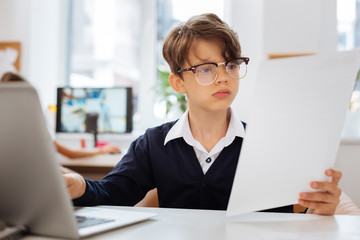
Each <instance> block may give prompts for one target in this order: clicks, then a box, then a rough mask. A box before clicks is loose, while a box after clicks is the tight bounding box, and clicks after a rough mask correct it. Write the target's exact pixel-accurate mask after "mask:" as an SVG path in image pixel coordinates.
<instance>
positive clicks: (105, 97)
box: [56, 87, 133, 134]
mask: <svg viewBox="0 0 360 240" xmlns="http://www.w3.org/2000/svg"><path fill="white" fill-rule="evenodd" d="M132 109H133V106H132V89H131V88H128V87H114V88H72V87H61V88H58V89H57V114H56V132H67V133H85V132H89V133H96V134H98V133H100V134H101V133H129V132H131V130H132Z"/></svg>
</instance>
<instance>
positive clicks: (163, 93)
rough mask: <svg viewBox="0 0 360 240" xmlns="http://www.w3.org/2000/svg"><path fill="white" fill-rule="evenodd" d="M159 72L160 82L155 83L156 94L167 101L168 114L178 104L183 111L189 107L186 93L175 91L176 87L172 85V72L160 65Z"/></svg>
mask: <svg viewBox="0 0 360 240" xmlns="http://www.w3.org/2000/svg"><path fill="white" fill-rule="evenodd" d="M157 73H158V82H157V83H156V84H155V86H154V90H155V92H156V94H157V95H158V96H160V97H161V101H165V103H166V114H168V113H169V112H170V110H171V109H172V108H173V107H174V106H176V105H178V107H179V109H180V110H181V112H185V111H186V108H187V102H186V97H185V95H184V94H181V93H178V92H176V91H174V89H172V87H171V86H170V83H169V75H170V72H169V71H167V70H164V69H162V68H160V67H159V68H158V69H157ZM177 103H178V104H177Z"/></svg>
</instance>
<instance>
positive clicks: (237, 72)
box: [178, 57, 250, 85]
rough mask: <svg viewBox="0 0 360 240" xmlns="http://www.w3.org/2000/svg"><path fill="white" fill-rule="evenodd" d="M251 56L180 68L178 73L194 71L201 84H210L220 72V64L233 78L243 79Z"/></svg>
mask: <svg viewBox="0 0 360 240" xmlns="http://www.w3.org/2000/svg"><path fill="white" fill-rule="evenodd" d="M249 60H250V59H249V58H247V57H241V58H234V59H231V60H229V61H226V62H222V63H212V62H210V63H202V64H199V65H195V66H192V67H189V68H185V69H180V70H178V73H182V72H186V71H192V72H193V73H194V74H195V78H196V80H197V81H198V83H199V84H200V85H210V84H212V83H213V82H215V80H216V78H217V76H218V74H219V69H218V68H219V66H220V65H224V66H225V69H226V73H227V74H228V75H229V77H231V78H233V79H241V78H244V77H245V76H246V73H247V65H248V63H249Z"/></svg>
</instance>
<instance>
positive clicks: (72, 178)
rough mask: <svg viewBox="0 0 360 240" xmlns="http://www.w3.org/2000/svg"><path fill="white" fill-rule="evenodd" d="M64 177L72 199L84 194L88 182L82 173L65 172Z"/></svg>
mask: <svg viewBox="0 0 360 240" xmlns="http://www.w3.org/2000/svg"><path fill="white" fill-rule="evenodd" d="M63 177H64V180H65V183H66V186H67V189H68V192H69V194H70V198H71V199H76V198H79V197H81V196H82V195H84V193H85V190H86V182H85V179H84V178H83V177H82V176H81V175H80V174H77V173H65V174H63Z"/></svg>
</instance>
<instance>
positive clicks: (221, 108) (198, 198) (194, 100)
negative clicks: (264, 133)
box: [64, 14, 341, 215]
mask: <svg viewBox="0 0 360 240" xmlns="http://www.w3.org/2000/svg"><path fill="white" fill-rule="evenodd" d="M163 55H164V58H165V60H166V61H167V62H168V64H169V65H170V68H171V71H172V73H171V75H170V76H169V81H170V84H171V86H172V87H173V89H174V90H175V91H177V92H179V93H182V94H186V97H187V100H188V106H189V108H188V111H187V112H186V113H185V114H184V115H183V116H182V117H181V118H180V119H179V120H178V121H174V122H169V123H165V124H163V125H161V126H158V127H155V128H152V129H148V130H147V131H146V133H145V134H144V135H142V136H140V137H139V138H138V139H137V140H135V141H134V142H133V143H132V144H131V146H130V148H129V151H128V153H127V154H126V155H125V156H124V158H123V159H122V160H121V161H120V162H119V163H118V164H117V166H116V167H115V168H114V169H113V171H112V172H110V173H109V174H108V175H107V176H106V177H105V178H104V179H103V180H101V181H100V182H96V181H92V180H88V179H87V180H84V179H83V178H82V177H81V176H80V175H77V174H65V175H64V178H65V181H66V184H67V186H68V190H69V193H70V195H71V198H72V199H74V204H75V205H98V204H108V205H125V206H132V205H134V204H136V203H137V202H138V201H140V200H141V199H142V198H143V197H144V196H145V194H146V193H147V192H148V191H149V190H151V189H153V188H157V190H158V197H159V206H160V207H173V208H195V209H218V210H226V208H227V204H228V200H229V196H230V191H231V187H232V183H233V179H234V174H235V170H236V165H237V161H238V157H239V154H240V148H241V143H242V139H243V136H244V132H245V129H244V124H243V123H242V122H241V121H240V120H239V119H238V117H237V116H236V114H235V113H234V112H233V111H232V110H231V108H230V105H231V103H232V101H233V100H234V98H235V96H236V94H237V92H238V87H239V79H241V78H243V77H244V76H245V75H246V71H247V68H246V67H247V66H246V65H247V63H248V61H249V59H248V58H243V57H241V48H240V44H239V42H238V39H237V35H236V33H235V32H234V31H232V30H231V29H230V28H229V27H228V25H227V24H226V23H224V22H223V21H222V20H220V19H219V18H218V17H217V16H216V15H214V14H203V15H199V16H195V17H193V18H191V19H189V20H188V22H186V23H185V24H183V25H180V26H178V27H176V28H175V29H173V30H172V31H171V32H170V34H169V35H168V36H167V38H166V39H165V42H164V46H163ZM326 175H328V176H331V177H332V182H313V183H312V187H313V188H315V189H317V190H320V191H321V192H315V193H301V194H300V199H299V203H300V204H301V205H303V206H305V207H307V208H309V209H310V210H309V211H313V212H315V213H317V214H326V215H331V214H334V211H335V208H336V206H337V204H338V203H339V196H340V193H341V191H340V189H339V188H338V186H337V183H338V181H339V180H340V178H341V173H340V172H338V171H335V170H332V169H329V170H327V171H326ZM269 211H278V212H293V208H292V206H285V207H282V208H277V209H271V210H269Z"/></svg>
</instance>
